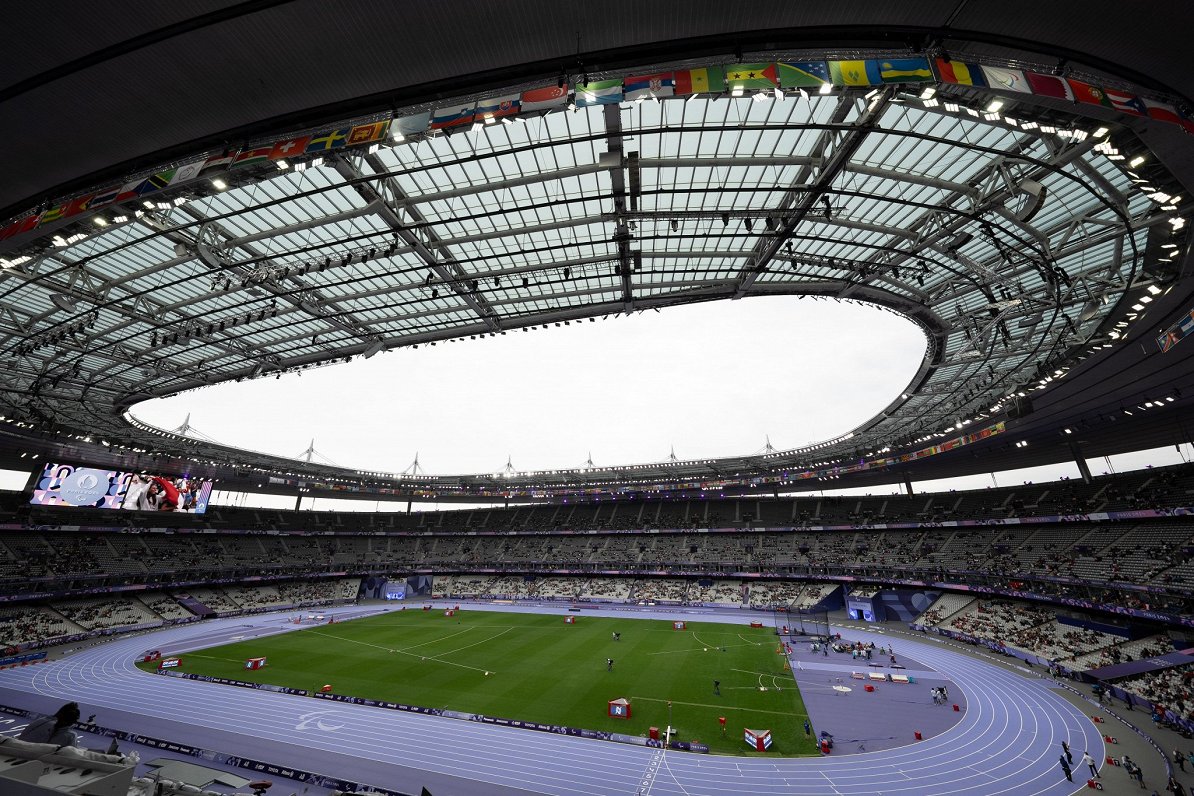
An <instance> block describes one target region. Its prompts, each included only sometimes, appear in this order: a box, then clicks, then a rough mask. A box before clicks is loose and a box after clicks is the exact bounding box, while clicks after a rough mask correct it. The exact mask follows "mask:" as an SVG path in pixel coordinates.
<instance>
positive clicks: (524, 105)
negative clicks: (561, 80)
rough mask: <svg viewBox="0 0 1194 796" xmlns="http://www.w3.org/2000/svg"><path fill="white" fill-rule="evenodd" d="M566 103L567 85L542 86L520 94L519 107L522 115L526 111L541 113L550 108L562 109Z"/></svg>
mask: <svg viewBox="0 0 1194 796" xmlns="http://www.w3.org/2000/svg"><path fill="white" fill-rule="evenodd" d="M567 101H568V84H567V83H565V84H564V85H563V86H544V87H543V88H532V89H528V90H527V91H524V92H522V97H521V99H520V100H519V105H520V106H521V110H522V112H523V113H527V112H528V111H543V110H550V109H552V108H562V107H564V103H566V102H567Z"/></svg>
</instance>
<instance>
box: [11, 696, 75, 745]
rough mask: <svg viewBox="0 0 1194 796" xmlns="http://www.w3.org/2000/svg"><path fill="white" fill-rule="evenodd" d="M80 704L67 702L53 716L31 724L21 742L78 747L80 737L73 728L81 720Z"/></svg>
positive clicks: (21, 737) (21, 735)
mask: <svg viewBox="0 0 1194 796" xmlns="http://www.w3.org/2000/svg"><path fill="white" fill-rule="evenodd" d="M79 715H80V714H79V703H78V702H67V703H66V704H65V705H63V706H62V707H60V708H58V712H57V713H55V714H54V715H53V716H46V717H45V718H43V719H38V720H37V721H34V722H31V723H30V724H29V726H28V727H26V728H25V729H24V730H23V731H22V732H21V734H20V735H18V736H17V740H19V741H29V742H30V743H52V744H54V745H55V746H78V745H79V736H78V735H76V734H75V732H74V730H72V729H71V727H72V726H73V725H74V723H75V722H76V721H78V720H79Z"/></svg>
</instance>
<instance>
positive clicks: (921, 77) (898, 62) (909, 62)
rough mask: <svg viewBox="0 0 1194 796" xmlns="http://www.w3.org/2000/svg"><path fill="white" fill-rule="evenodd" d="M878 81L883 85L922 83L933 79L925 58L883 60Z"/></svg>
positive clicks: (880, 64) (880, 62) (927, 60)
mask: <svg viewBox="0 0 1194 796" xmlns="http://www.w3.org/2000/svg"><path fill="white" fill-rule="evenodd" d="M879 79H880V80H882V81H883V82H884V83H924V82H927V81H930V80H932V79H933V70H932V69H930V68H929V59H927V58H883V59H880V61H879Z"/></svg>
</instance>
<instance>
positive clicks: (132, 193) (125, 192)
mask: <svg viewBox="0 0 1194 796" xmlns="http://www.w3.org/2000/svg"><path fill="white" fill-rule="evenodd" d="M144 182H145V181H144V180H133V181H132V182H126V183H125V184H124V185H122V186H120V192H119V193H117V194H116V201H117V202H127V201H128V200H129V199H136V198H137V197H138V196H140V195H141V192H140V188H141V185H142V184H143V183H144Z"/></svg>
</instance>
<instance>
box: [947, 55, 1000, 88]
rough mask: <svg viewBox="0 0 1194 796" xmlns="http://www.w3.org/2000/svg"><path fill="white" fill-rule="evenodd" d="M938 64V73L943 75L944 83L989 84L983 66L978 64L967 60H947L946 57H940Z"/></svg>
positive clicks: (960, 84)
mask: <svg viewBox="0 0 1194 796" xmlns="http://www.w3.org/2000/svg"><path fill="white" fill-rule="evenodd" d="M936 66H937V74H938V75H940V76H941V82H943V83H953V84H955V85H959V86H986V85H987V78H986V76H985V75H983V68H982V67H981V66H979V65H978V64H968V63H966V62H965V61H954V60H949V61H946V60H945V59H944V58H938V59H937V61H936Z"/></svg>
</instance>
